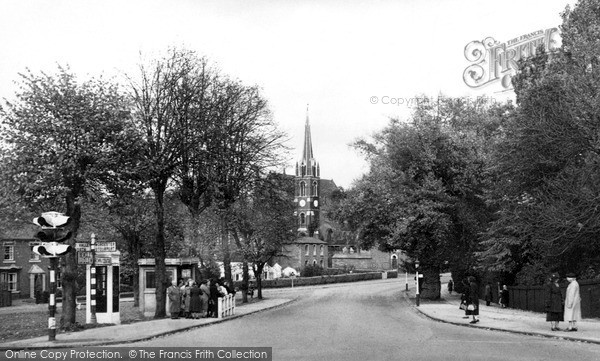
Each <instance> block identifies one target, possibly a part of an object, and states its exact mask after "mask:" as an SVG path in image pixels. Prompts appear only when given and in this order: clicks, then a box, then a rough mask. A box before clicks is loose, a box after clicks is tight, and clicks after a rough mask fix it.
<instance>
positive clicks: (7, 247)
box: [4, 243, 15, 261]
mask: <svg viewBox="0 0 600 361" xmlns="http://www.w3.org/2000/svg"><path fill="white" fill-rule="evenodd" d="M4 260H5V261H14V260H15V246H14V245H12V244H6V243H5V244H4Z"/></svg>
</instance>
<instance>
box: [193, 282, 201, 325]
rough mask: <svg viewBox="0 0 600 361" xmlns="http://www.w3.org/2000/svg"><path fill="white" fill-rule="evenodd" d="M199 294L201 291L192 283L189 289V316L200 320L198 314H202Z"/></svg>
mask: <svg viewBox="0 0 600 361" xmlns="http://www.w3.org/2000/svg"><path fill="white" fill-rule="evenodd" d="M201 293H202V291H201V290H200V288H199V287H198V284H197V283H196V282H194V283H193V284H192V287H190V314H191V315H192V318H196V319H198V318H200V313H201V312H202V299H201V298H200V294H201Z"/></svg>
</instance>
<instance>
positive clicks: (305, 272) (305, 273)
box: [300, 265, 324, 277]
mask: <svg viewBox="0 0 600 361" xmlns="http://www.w3.org/2000/svg"><path fill="white" fill-rule="evenodd" d="M323 273H324V270H323V267H321V266H319V265H312V266H311V265H308V266H306V267H304V268H303V269H302V270H301V271H300V274H301V275H302V277H314V276H322V275H323Z"/></svg>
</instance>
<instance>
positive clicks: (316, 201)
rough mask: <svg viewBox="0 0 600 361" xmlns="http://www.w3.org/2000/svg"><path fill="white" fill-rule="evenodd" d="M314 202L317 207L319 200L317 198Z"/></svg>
mask: <svg viewBox="0 0 600 361" xmlns="http://www.w3.org/2000/svg"><path fill="white" fill-rule="evenodd" d="M313 204H314V205H315V207H318V206H319V201H318V200H316V199H315V201H314V202H313Z"/></svg>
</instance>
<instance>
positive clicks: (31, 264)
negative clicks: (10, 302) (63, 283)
mask: <svg viewBox="0 0 600 361" xmlns="http://www.w3.org/2000/svg"><path fill="white" fill-rule="evenodd" d="M0 242H1V243H2V262H1V263H0V283H3V284H6V286H7V287H8V289H9V290H10V291H11V292H12V294H13V298H35V292H36V291H39V292H43V291H46V290H48V288H49V285H50V280H49V271H48V266H49V265H50V262H49V260H48V259H47V258H42V257H40V256H39V255H38V254H36V253H34V252H33V246H38V245H40V241H39V240H37V239H32V238H4V239H2V240H0ZM57 287H60V272H58V273H57Z"/></svg>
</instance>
